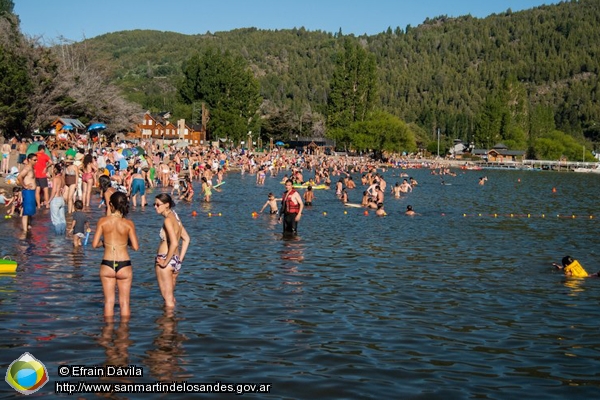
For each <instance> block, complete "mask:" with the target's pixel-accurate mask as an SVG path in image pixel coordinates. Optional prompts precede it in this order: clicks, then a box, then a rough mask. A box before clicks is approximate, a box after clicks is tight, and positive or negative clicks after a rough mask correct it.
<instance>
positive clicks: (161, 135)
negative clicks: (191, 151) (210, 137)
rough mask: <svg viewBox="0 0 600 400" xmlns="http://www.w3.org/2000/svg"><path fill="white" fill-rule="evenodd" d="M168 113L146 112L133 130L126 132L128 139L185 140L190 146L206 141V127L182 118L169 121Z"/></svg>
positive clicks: (169, 141) (166, 141) (170, 141)
mask: <svg viewBox="0 0 600 400" xmlns="http://www.w3.org/2000/svg"><path fill="white" fill-rule="evenodd" d="M170 117H171V114H170V113H160V114H151V113H150V112H146V113H145V114H144V116H143V118H142V121H141V122H140V123H139V124H137V125H136V126H135V128H134V131H133V132H130V133H128V134H127V138H128V139H137V140H161V141H163V142H164V143H174V142H177V141H185V142H187V143H188V144H189V145H191V146H200V145H202V144H205V143H206V127H205V126H203V125H191V124H188V123H186V122H185V120H184V119H180V120H178V121H177V122H176V123H172V122H171V121H169V119H170Z"/></svg>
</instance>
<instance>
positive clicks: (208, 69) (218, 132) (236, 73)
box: [179, 48, 262, 140]
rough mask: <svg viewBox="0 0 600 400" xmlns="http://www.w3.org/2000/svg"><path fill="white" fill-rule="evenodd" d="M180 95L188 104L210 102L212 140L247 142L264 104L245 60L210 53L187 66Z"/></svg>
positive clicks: (213, 51) (185, 64)
mask: <svg viewBox="0 0 600 400" xmlns="http://www.w3.org/2000/svg"><path fill="white" fill-rule="evenodd" d="M182 68H183V79H182V81H181V83H180V85H179V94H180V96H181V98H182V99H183V101H184V102H185V103H186V104H192V103H194V102H200V101H202V102H206V104H207V105H208V107H209V109H210V112H211V118H210V121H209V125H208V129H209V131H210V132H211V136H212V137H213V138H215V137H230V138H231V139H234V140H243V138H244V136H245V135H246V133H247V132H248V130H251V129H250V128H251V127H252V126H255V125H252V121H253V120H255V121H256V120H257V119H258V118H257V112H258V109H259V106H260V103H261V100H262V99H261V97H260V91H259V85H258V81H257V80H256V79H255V78H254V76H253V75H252V73H251V72H250V71H249V70H248V68H247V64H246V62H245V61H244V59H243V58H241V57H239V56H237V57H235V56H233V55H231V54H230V53H229V52H227V51H226V52H224V53H222V52H220V51H218V50H215V49H213V48H209V49H207V50H206V51H205V52H204V54H203V55H202V56H199V55H194V56H192V57H191V58H190V59H189V60H187V61H186V62H185V63H184V64H183V67H182Z"/></svg>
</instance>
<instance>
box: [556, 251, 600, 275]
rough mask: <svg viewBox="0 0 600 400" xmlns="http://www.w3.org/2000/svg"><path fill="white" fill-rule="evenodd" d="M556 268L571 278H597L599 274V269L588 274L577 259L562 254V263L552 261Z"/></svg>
mask: <svg viewBox="0 0 600 400" xmlns="http://www.w3.org/2000/svg"><path fill="white" fill-rule="evenodd" d="M552 265H553V266H555V267H556V268H557V269H561V270H562V271H563V273H564V274H565V276H568V277H571V278H597V277H598V276H600V271H598V272H596V273H594V274H588V273H587V271H586V270H585V269H583V267H582V266H581V264H579V261H577V260H575V259H573V257H571V256H564V257H563V258H562V265H560V264H557V263H552Z"/></svg>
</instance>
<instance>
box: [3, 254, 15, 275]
mask: <svg viewBox="0 0 600 400" xmlns="http://www.w3.org/2000/svg"><path fill="white" fill-rule="evenodd" d="M16 270H17V262H16V261H13V260H7V259H4V258H2V259H0V274H12V273H15V271H16Z"/></svg>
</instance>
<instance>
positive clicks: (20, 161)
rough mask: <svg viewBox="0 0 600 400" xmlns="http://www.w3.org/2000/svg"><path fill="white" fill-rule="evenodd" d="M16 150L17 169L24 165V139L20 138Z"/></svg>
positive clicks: (25, 143) (25, 144)
mask: <svg viewBox="0 0 600 400" xmlns="http://www.w3.org/2000/svg"><path fill="white" fill-rule="evenodd" d="M17 150H18V151H19V158H18V159H17V164H18V165H19V171H20V170H21V169H22V168H23V166H24V165H25V160H26V159H27V154H26V153H27V142H26V141H25V139H21V142H20V143H19V145H18V146H17Z"/></svg>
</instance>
